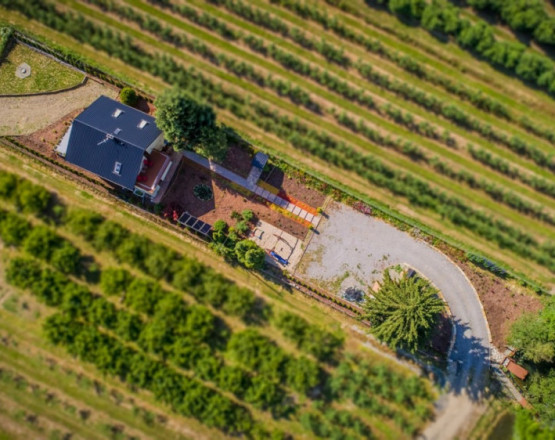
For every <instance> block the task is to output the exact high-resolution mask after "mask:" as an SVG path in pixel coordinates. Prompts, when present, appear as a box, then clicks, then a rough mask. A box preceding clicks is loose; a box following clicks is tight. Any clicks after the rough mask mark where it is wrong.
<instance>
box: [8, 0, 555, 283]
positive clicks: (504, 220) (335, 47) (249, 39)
mask: <svg viewBox="0 0 555 440" xmlns="http://www.w3.org/2000/svg"><path fill="white" fill-rule="evenodd" d="M59 3H60V5H63V8H62V6H60V8H59V9H60V11H61V10H62V9H63V10H64V11H65V12H67V11H69V10H72V11H75V12H76V13H78V14H81V15H82V16H83V17H85V18H86V19H88V20H90V21H91V23H94V24H97V25H102V26H103V29H112V30H114V31H116V30H117V31H119V32H120V33H121V34H122V35H128V36H130V37H131V38H132V41H133V42H134V43H135V44H136V45H137V47H140V50H142V51H144V52H145V53H147V54H166V55H169V56H171V57H172V58H173V59H174V60H175V62H176V63H177V65H178V66H182V67H185V68H194V69H195V71H196V72H198V73H202V74H203V75H204V79H203V81H204V83H205V84H206V82H209V83H212V84H214V85H215V86H221V87H222V90H223V92H222V93H220V92H219V93H220V95H223V96H227V98H224V97H219V96H218V95H217V94H209V93H207V94H206V95H203V93H201V92H200V91H199V86H198V85H193V84H192V82H191V81H190V82H189V84H190V85H189V86H187V87H191V93H192V94H195V93H196V94H197V95H198V97H200V98H201V99H207V100H208V101H209V102H211V103H212V104H213V105H215V106H216V107H217V110H218V112H219V116H220V118H221V120H222V121H224V122H225V123H227V124H229V125H231V126H233V127H234V128H236V129H238V130H239V131H240V132H241V133H243V134H244V135H246V136H247V137H248V138H249V139H252V140H254V141H259V142H262V143H264V144H265V145H267V146H268V147H269V148H270V149H271V150H273V151H275V152H276V153H278V154H282V155H285V156H286V157H288V158H290V159H292V160H294V161H299V162H300V163H302V164H303V165H305V166H307V167H309V168H311V169H314V170H315V171H317V172H322V173H324V174H326V175H328V176H329V177H332V178H334V179H336V180H338V181H342V182H345V183H347V184H348V185H349V186H350V187H352V188H353V189H355V190H357V191H359V192H361V193H363V194H365V195H368V196H370V197H372V198H374V199H375V200H378V201H380V202H382V203H386V204H387V205H389V206H391V207H392V208H394V209H397V210H399V211H401V212H402V213H403V214H405V215H408V216H410V217H413V218H415V219H416V220H418V221H420V222H422V223H424V224H425V225H427V226H429V227H432V228H434V229H436V230H438V231H440V232H442V233H444V234H445V235H448V236H450V237H452V238H453V239H455V240H458V241H459V242H461V243H463V244H465V245H467V246H470V247H472V248H474V249H477V250H478V251H480V252H482V253H484V254H485V255H487V256H489V257H491V258H493V259H495V260H496V261H499V262H501V263H502V264H504V265H506V266H507V267H510V268H512V269H514V270H516V271H517V272H522V273H525V274H528V275H530V276H533V277H535V278H536V279H538V280H540V281H541V282H544V283H546V284H547V285H548V286H549V285H550V284H551V283H552V282H553V280H554V276H553V273H554V272H553V270H554V269H553V264H552V260H553V239H552V237H553V231H554V222H553V219H554V218H555V200H554V197H555V196H554V188H555V179H554V178H553V168H552V167H553V151H554V149H555V144H554V143H553V139H554V138H553V137H549V135H548V134H546V130H547V131H549V127H550V124H551V120H552V117H553V116H554V115H555V105H554V103H553V100H552V98H550V97H549V96H547V95H545V94H544V93H542V92H540V91H537V90H534V89H532V88H530V87H527V86H526V85H524V84H523V83H521V82H520V81H519V80H517V79H514V78H512V77H510V76H507V75H505V74H503V73H500V72H499V71H497V70H495V69H493V68H492V67H491V66H490V65H489V64H487V63H485V62H480V61H478V60H477V59H476V58H474V57H473V56H472V55H470V54H469V53H468V52H466V51H464V50H462V49H461V48H460V47H458V46H457V45H456V44H454V43H443V42H440V41H439V40H437V39H436V38H434V37H433V36H431V35H430V34H428V33H427V32H426V31H424V30H423V29H421V28H412V27H411V28H409V27H407V26H405V25H403V24H402V23H401V22H400V21H399V20H397V19H396V18H395V17H393V16H392V15H390V14H389V13H388V12H387V11H382V10H377V9H373V8H370V7H368V6H366V5H365V4H364V2H363V1H362V0H359V1H358V2H357V5H358V9H359V11H360V13H359V14H358V15H357V16H355V15H352V14H350V13H348V12H345V11H342V10H339V9H336V8H334V7H333V6H330V4H328V3H326V2H324V1H323V0H322V1H319V2H316V3H317V5H316V4H315V6H314V10H318V11H319V12H320V14H319V15H318V14H313V15H307V12H306V11H307V9H306V7H305V8H304V9H303V7H302V3H301V2H297V1H291V2H279V1H271V2H268V1H264V0H256V1H253V2H249V4H248V6H247V4H245V3H241V2H239V1H236V0H233V1H231V0H229V1H222V2H203V1H200V0H194V1H191V2H187V4H184V3H180V2H171V3H169V2H168V4H167V5H166V6H163V4H164V2H161V3H160V4H156V5H154V4H151V3H147V2H145V1H142V0H109V1H106V0H89V1H77V0H62V1H60V2H59ZM14 9H17V7H14ZM309 9H310V7H309ZM249 11H250V12H249ZM3 15H4V16H5V17H7V20H8V21H11V22H13V23H14V24H19V25H23V23H24V21H23V19H22V16H21V15H19V13H17V12H15V11H13V10H7V11H4V12H3ZM147 16H148V17H149V20H150V22H148V23H147V22H146V21H145V18H146V17H147ZM332 16H333V17H334V19H335V20H336V23H338V24H339V25H337V26H336V28H333V27H331V26H328V28H327V29H326V28H324V27H323V26H322V23H323V20H325V19H326V18H325V17H332ZM322 17H324V18H322ZM152 22H157V23H158V24H157V25H156V26H154V25H153V24H152ZM25 26H31V28H30V29H31V30H32V32H34V33H36V34H37V35H43V36H45V37H46V38H47V39H49V40H50V41H53V42H56V43H58V44H60V45H67V46H70V47H71V48H72V49H73V50H78V51H83V53H85V54H86V56H87V57H88V58H89V59H93V60H94V62H95V63H96V64H97V65H101V66H106V67H108V68H109V69H110V70H111V71H112V72H115V73H116V74H122V75H124V76H125V77H127V78H130V79H131V80H133V81H136V82H137V84H139V85H140V86H141V87H144V88H145V89H147V90H150V91H152V92H154V93H156V92H158V91H160V90H161V88H162V87H163V83H164V82H165V83H172V82H175V81H174V80H171V79H168V78H167V77H165V76H164V75H165V74H164V73H155V74H154V76H155V77H156V78H152V77H149V76H148V74H149V73H152V71H151V69H150V68H149V67H147V66H145V67H143V68H141V67H140V66H139V64H137V63H133V62H131V63H126V64H121V63H119V61H117V59H118V58H121V57H122V55H118V54H115V55H114V54H112V53H111V52H113V50H112V49H106V50H104V49H103V50H98V47H99V46H95V44H94V42H93V47H91V46H90V45H87V44H86V45H84V46H79V45H78V44H76V42H75V41H74V40H72V39H71V38H68V37H67V34H70V35H73V37H76V38H80V37H79V35H78V34H72V30H71V29H69V28H68V29H65V30H64V29H59V30H58V31H52V30H50V29H48V28H45V27H44V26H43V25H40V24H37V23H36V22H31V23H29V24H25ZM160 28H165V29H166V33H165V34H162V33H161V32H160V31H159V29H160ZM335 29H339V30H335ZM323 32H325V35H326V45H322V43H321V35H322V33H323ZM507 38H509V37H507ZM195 41H196V43H195ZM376 42H378V43H379V46H376V44H377V43H376ZM95 47H96V48H97V51H94V49H95ZM274 48H277V52H276V49H274ZM132 50H135V49H132ZM107 52H108V53H107ZM107 54H109V55H114V57H113V58H108V57H107V56H106V55H107ZM406 59H410V60H414V61H416V62H418V63H420V65H421V66H424V68H425V70H426V71H427V74H426V75H421V74H418V75H417V74H415V73H414V72H413V71H412V70H411V69H410V68H407V67H406V66H405V65H404V63H405V60H406ZM299 63H300V64H299ZM301 64H302V66H301ZM142 65H143V64H141V66H142ZM361 66H366V67H368V66H369V67H370V68H371V75H365V74H363V70H362V68H361ZM307 69H310V71H311V72H326V73H327V74H328V75H331V79H330V78H324V79H322V77H320V78H317V77H316V74H315V73H307V72H308V70H307ZM163 70H164V69H162V71H163ZM158 72H160V71H159V70H158ZM270 75H271V79H270ZM160 77H161V79H162V82H161V81H160ZM337 79H340V80H341V81H342V85H341V86H337V87H336V86H334V85H333V82H334V81H336V80H337ZM260 81H262V83H261V82H260ZM193 82H194V81H193ZM393 83H395V84H396V86H395V87H393V86H392V85H391V84H393ZM407 88H410V89H411V91H410V93H409V92H407V90H408V89H407ZM349 90H350V91H351V92H349ZM461 90H463V91H462V92H461ZM351 93H354V94H351ZM246 100H249V101H248V102H250V103H251V104H256V106H254V107H253V106H252V105H251V106H249V105H247V104H246V102H245V101H246ZM488 100H489V101H488ZM480 102H482V103H484V102H485V103H488V102H489V103H491V102H495V103H497V105H499V106H502V107H503V108H504V109H505V111H506V112H507V113H508V116H501V115H500V114H499V113H496V112H495V111H490V110H487V107H484V105H486V104H480ZM311 106H312V107H311ZM314 106H317V107H318V109H319V110H318V111H314ZM388 106H389V107H388ZM447 106H455V107H456V108H457V109H458V110H460V112H462V113H463V114H464V115H466V116H465V117H466V118H467V119H468V118H469V120H470V121H471V122H470V123H469V124H470V125H464V124H461V123H460V122H456V120H455V119H454V118H456V116H453V115H450V114H446V113H445V112H444V111H442V110H441V108H445V107H447ZM262 109H264V110H262ZM264 112H275V115H274V116H268V114H267V113H264ZM277 118H280V119H279V120H278V119H277ZM507 118H509V120H508V119H507ZM286 120H289V121H293V120H298V121H300V122H301V124H302V125H303V127H304V128H302V130H308V131H307V132H306V134H302V133H300V134H301V136H302V137H303V139H301V140H299V139H295V140H292V138H291V135H292V132H294V131H295V130H291V129H288V128H287V127H288V125H287V124H289V122H286ZM360 124H363V125H364V128H365V130H362V129H361V128H360V127H361V125H360ZM530 124H532V125H533V127H534V129H531V128H530ZM310 130H316V131H317V132H319V133H321V136H319V137H315V136H314V135H313V133H310V132H309V131H310ZM369 131H371V133H370V134H369ZM491 133H493V134H494V135H493V136H492V135H491ZM322 136H325V137H326V139H327V140H323V139H324V138H323V137H322ZM369 136H370V137H369ZM305 139H306V142H305V143H304V144H303V142H304V140H305ZM515 139H516V141H515ZM329 142H343V143H344V144H345V145H346V146H347V147H348V148H349V149H350V151H351V152H349V153H348V152H345V153H343V152H341V153H338V154H339V156H338V157H337V158H336V159H331V158H330V157H329V155H328V153H327V151H326V148H327V149H330V148H334V149H335V151H337V148H336V147H330V146H326V143H327V144H328V145H329ZM309 143H312V145H315V144H320V146H318V145H316V147H314V149H312V150H310V154H307V151H306V148H308V146H307V147H304V146H302V145H308V144H309ZM523 144H524V145H525V146H526V148H528V151H532V153H526V152H525V151H524V150H523V149H522V148H521V146H522V145H523ZM469 145H471V146H472V151H476V150H479V152H482V153H485V155H484V154H482V155H481V156H477V153H474V154H471V149H470V147H469ZM353 154H356V155H359V156H358V157H360V158H362V157H368V158H369V159H368V160H369V161H370V160H371V161H375V160H378V161H379V162H380V163H381V168H373V167H372V169H370V168H368V169H367V170H364V169H354V167H353V164H352V163H356V162H357V160H361V159H354V160H352V159H350V157H352V155H353ZM350 161H351V162H350ZM383 167H386V168H387V169H388V170H391V172H392V173H401V174H402V175H403V176H407V178H408V179H418V180H420V181H422V182H424V183H425V184H427V185H429V188H431V191H432V192H430V197H431V198H432V199H434V198H437V197H438V196H439V194H440V193H441V194H443V196H444V197H445V200H447V199H457V200H458V202H456V206H455V205H454V206H453V207H451V208H449V207H445V206H444V205H445V204H446V202H441V203H438V202H430V201H429V200H428V201H425V200H424V196H423V195H417V194H415V191H416V193H422V192H423V190H422V189H416V186H415V184H414V183H413V182H412V181H410V182H409V183H406V186H405V189H404V190H403V189H398V188H394V187H395V185H396V183H395V182H396V181H398V180H399V177H395V178H390V177H388V176H387V175H386V174H383ZM378 173H382V174H383V175H384V176H385V177H386V179H387V180H389V181H390V182H383V181H382V180H379V182H382V183H378V184H376V183H377V182H378V180H376V179H374V178H373V176H371V175H370V174H378ZM397 186H398V185H397ZM461 204H462V205H463V206H464V207H465V208H464V210H461V209H460V206H461ZM467 208H468V209H470V210H471V211H468V210H467ZM453 209H454V210H458V213H456V212H454V211H453ZM470 217H473V219H472V221H470V220H468V219H469V218H470ZM488 218H489V219H490V220H487V221H486V219H488ZM487 222H490V224H489V225H485V226H484V224H485V223H487ZM499 222H501V223H499ZM510 228H512V229H513V230H514V231H513V230H511V229H510ZM519 231H520V232H519ZM520 233H524V235H525V236H520V235H519V234H520Z"/></svg>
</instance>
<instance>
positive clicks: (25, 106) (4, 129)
mask: <svg viewBox="0 0 555 440" xmlns="http://www.w3.org/2000/svg"><path fill="white" fill-rule="evenodd" d="M100 95H106V96H109V97H110V98H115V97H116V96H117V90H116V89H115V88H112V87H108V86H105V85H103V84H101V83H98V82H97V81H94V80H91V79H88V80H87V81H86V82H85V84H83V85H82V86H80V87H77V88H76V89H73V90H68V91H66V92H60V93H53V94H50V95H40V96H21V97H15V98H6V97H0V136H8V135H21V134H30V133H32V132H34V131H36V130H39V129H41V128H44V127H46V126H47V125H50V124H52V123H54V122H55V121H57V120H58V119H61V118H62V117H64V116H65V115H66V114H68V113H71V112H72V111H74V110H77V109H80V108H84V107H87V106H88V105H89V104H90V103H92V102H93V101H94V100H95V99H96V98H98V97H99V96H100Z"/></svg>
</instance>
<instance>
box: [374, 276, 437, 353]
mask: <svg viewBox="0 0 555 440" xmlns="http://www.w3.org/2000/svg"><path fill="white" fill-rule="evenodd" d="M364 308H365V311H366V315H365V316H364V318H366V319H368V320H369V321H370V322H371V324H372V333H373V334H374V335H375V336H376V337H377V338H378V339H380V340H382V341H384V342H385V343H387V344H389V345H391V346H393V347H403V348H405V349H408V350H410V351H416V350H418V348H420V347H421V346H422V345H423V343H424V342H425V341H426V340H427V338H428V337H429V335H430V332H431V330H432V329H433V327H434V325H435V324H436V322H437V319H438V317H439V314H440V313H441V312H442V311H443V309H444V304H443V301H442V300H441V298H439V297H438V291H437V289H435V288H434V287H433V286H431V285H430V284H429V283H428V282H427V281H426V280H424V279H422V278H418V277H408V276H407V275H406V274H403V276H401V278H400V279H398V280H397V279H393V278H392V277H391V275H390V273H389V271H386V272H385V273H384V279H383V282H382V284H381V286H380V290H379V291H378V292H377V293H375V294H374V299H368V300H367V301H366V303H365V305H364Z"/></svg>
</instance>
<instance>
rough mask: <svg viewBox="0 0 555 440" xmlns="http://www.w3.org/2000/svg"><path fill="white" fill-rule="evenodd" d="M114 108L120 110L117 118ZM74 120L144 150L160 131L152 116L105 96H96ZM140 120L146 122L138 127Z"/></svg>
mask: <svg viewBox="0 0 555 440" xmlns="http://www.w3.org/2000/svg"><path fill="white" fill-rule="evenodd" d="M116 110H121V111H122V112H121V114H120V115H119V116H118V117H117V118H116V117H114V113H115V112H116ZM75 120H76V121H79V122H82V123H83V124H86V125H88V126H89V127H92V128H95V129H97V130H99V131H102V132H103V133H112V134H113V135H114V136H115V137H117V138H118V139H119V140H121V141H123V142H125V143H127V144H132V145H135V146H136V147H137V148H141V149H142V150H146V149H147V147H148V146H149V145H150V144H151V143H152V142H153V141H154V140H155V139H156V138H157V137H158V136H159V135H160V133H161V131H160V130H159V129H158V127H156V123H155V120H154V118H153V117H152V116H150V115H147V114H146V113H143V112H142V111H140V110H137V109H134V108H133V107H129V106H128V105H125V104H122V103H121V102H118V101H115V100H113V99H110V98H108V97H107V96H101V97H100V98H98V99H97V100H96V101H94V102H93V103H92V104H91V105H90V106H88V107H87V108H86V109H85V111H83V112H82V113H81V114H80V115H79V116H77V118H75ZM141 121H146V122H147V124H146V125H145V126H144V127H143V128H139V124H140V123H141ZM118 129H119V131H118ZM116 131H117V132H118V133H117V134H115V133H116Z"/></svg>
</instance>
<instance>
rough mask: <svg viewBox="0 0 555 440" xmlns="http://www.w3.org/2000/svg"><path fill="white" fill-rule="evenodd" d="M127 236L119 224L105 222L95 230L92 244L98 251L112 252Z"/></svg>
mask: <svg viewBox="0 0 555 440" xmlns="http://www.w3.org/2000/svg"><path fill="white" fill-rule="evenodd" d="M128 236H129V231H127V229H125V228H124V227H123V226H121V225H120V224H119V223H115V222H112V221H110V220H107V221H105V222H103V223H101V224H100V225H99V226H98V228H97V229H96V232H95V234H94V239H93V242H92V244H93V246H94V248H95V249H96V250H99V251H108V250H113V249H116V248H117V247H119V246H120V245H121V244H122V242H123V241H124V240H125V239H126V238H127V237H128Z"/></svg>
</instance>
